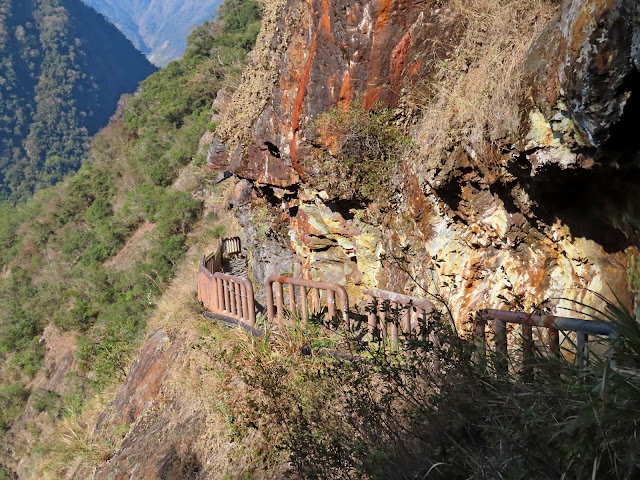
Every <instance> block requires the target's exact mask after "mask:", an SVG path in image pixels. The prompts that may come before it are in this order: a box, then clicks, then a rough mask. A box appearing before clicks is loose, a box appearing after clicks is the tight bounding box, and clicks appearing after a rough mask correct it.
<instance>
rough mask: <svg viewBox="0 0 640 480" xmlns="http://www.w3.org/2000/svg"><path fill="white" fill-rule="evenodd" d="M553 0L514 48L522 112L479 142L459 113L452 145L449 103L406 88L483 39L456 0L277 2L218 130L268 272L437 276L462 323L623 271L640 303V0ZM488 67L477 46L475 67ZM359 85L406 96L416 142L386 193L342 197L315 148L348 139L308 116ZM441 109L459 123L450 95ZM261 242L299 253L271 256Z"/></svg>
mask: <svg viewBox="0 0 640 480" xmlns="http://www.w3.org/2000/svg"><path fill="white" fill-rule="evenodd" d="M476 3H477V2H476ZM474 5H475V3H473V4H472V5H471V6H470V8H473V7H474ZM541 5H542V3H541V4H539V5H538V6H537V7H538V8H539V12H540V13H536V14H535V15H534V16H532V17H531V18H532V19H534V20H536V21H537V22H538V23H537V24H536V25H530V31H529V32H527V33H524V32H523V33H522V35H523V36H524V37H526V38H525V40H526V42H525V41H523V45H522V47H521V50H522V53H521V54H520V57H518V52H517V51H515V50H516V47H513V48H514V53H513V54H512V55H510V56H507V57H505V59H506V60H502V63H503V64H504V63H505V61H512V60H513V65H514V66H513V68H511V70H509V71H508V72H509V75H513V76H517V77H518V78H519V79H520V83H518V84H517V85H518V87H519V89H517V91H516V92H515V94H514V95H513V98H515V99H516V103H517V108H515V111H516V112H520V116H517V115H516V128H511V130H510V131H505V132H501V133H499V134H494V133H493V132H491V131H488V130H489V127H485V126H483V125H484V124H483V125H481V128H480V130H481V131H482V129H485V130H486V131H487V133H486V134H483V135H481V138H480V139H478V138H477V137H476V138H475V139H474V140H473V141H472V140H470V139H469V138H468V137H465V136H464V135H455V134H454V133H451V132H452V131H453V130H454V129H453V128H451V130H450V131H449V133H447V132H445V134H446V135H448V136H449V137H450V138H449V140H448V143H447V142H445V143H444V144H443V145H444V147H443V148H441V149H440V150H439V151H437V152H436V155H435V158H436V159H437V161H434V160H433V159H434V154H433V152H434V149H435V148H436V147H438V145H436V147H434V145H433V141H432V137H430V135H431V130H429V128H430V127H429V126H428V121H429V120H430V122H431V124H433V123H434V122H433V118H431V119H429V118H426V117H427V116H428V114H425V115H422V116H421V114H420V111H418V113H416V110H415V109H412V108H410V106H408V105H409V104H411V103H413V104H415V96H416V95H415V93H416V92H417V91H419V90H420V89H422V91H425V85H426V86H427V87H428V86H429V84H430V83H432V84H438V82H439V81H440V78H441V77H443V76H446V75H447V74H448V73H447V68H449V67H448V65H449V64H452V65H455V64H456V62H457V61H458V59H459V58H460V56H461V55H463V54H465V53H466V52H467V51H464V52H463V51H462V50H461V48H462V47H464V48H467V49H468V45H469V38H468V31H469V29H470V28H472V25H471V24H470V21H469V19H468V18H466V17H465V11H464V9H463V8H461V5H460V4H458V2H444V3H442V2H431V1H420V2H404V1H386V0H382V1H357V2H342V1H340V0H333V1H331V0H310V1H306V2H303V1H299V0H290V1H288V2H286V3H285V4H283V5H281V6H280V7H279V8H274V12H273V13H272V14H271V15H270V18H268V19H267V20H266V21H265V28H264V29H263V32H262V36H261V37H260V39H259V46H258V49H257V51H256V52H254V55H255V57H254V68H253V69H250V70H249V71H248V73H247V74H246V80H245V86H244V88H243V87H241V88H240V89H239V90H238V93H237V94H236V96H235V97H234V100H233V102H232V103H231V105H230V107H229V109H228V112H227V118H226V120H225V122H223V124H222V125H221V127H220V128H219V130H218V132H220V134H221V137H223V140H225V141H226V145H227V151H228V164H229V167H228V168H229V169H230V170H231V171H232V172H233V173H235V174H237V175H239V176H240V177H243V178H245V179H247V180H248V181H249V182H247V181H245V182H244V183H243V186H242V187H239V189H238V190H239V191H238V194H237V196H236V200H235V201H234V202H235V204H236V205H243V207H242V208H239V209H238V210H237V211H238V212H239V217H240V219H241V221H242V222H243V223H244V225H245V226H246V227H247V228H246V231H247V237H248V240H249V243H252V244H253V250H254V252H255V262H254V268H255V272H259V273H260V274H261V275H259V276H260V277H262V275H266V274H267V273H272V270H273V271H276V270H277V269H278V268H280V269H281V271H280V272H278V273H282V271H284V270H286V271H295V272H299V273H301V274H302V275H304V276H305V277H310V278H314V279H322V280H327V281H333V282H338V283H343V284H346V285H347V286H348V287H349V288H350V289H351V294H352V295H354V296H356V297H357V295H358V292H360V291H361V289H362V288H364V287H373V286H379V287H383V288H387V289H391V290H395V291H405V292H409V293H415V294H417V295H424V294H425V290H428V291H429V292H430V293H431V294H433V295H436V296H437V297H439V298H441V299H442V300H444V301H446V302H447V303H448V304H449V306H450V307H451V309H452V311H453V314H454V316H455V319H456V322H457V324H458V325H459V326H460V327H462V326H463V325H464V324H465V323H466V322H467V321H468V320H469V319H470V318H471V315H472V314H473V312H474V311H476V310H477V309H479V308H483V307H502V306H504V305H505V303H506V304H511V305H518V306H519V307H520V308H531V307H532V306H534V305H537V304H538V303H540V302H542V301H543V300H544V299H547V298H552V297H568V298H572V299H577V300H580V301H584V302H586V303H596V299H595V298H594V296H593V295H592V293H591V292H589V290H587V289H590V290H593V291H596V292H602V293H604V294H605V295H610V294H611V292H610V291H609V287H611V289H612V290H613V291H614V292H615V293H616V294H618V295H620V296H621V297H622V298H624V300H625V301H628V302H631V300H632V298H633V295H634V294H635V291H636V289H637V286H638V285H637V270H638V265H637V261H636V257H637V247H638V226H639V225H638V219H640V216H639V215H638V213H639V212H637V207H636V205H638V202H637V198H636V193H635V192H636V189H635V188H634V184H635V183H636V179H637V176H638V152H639V151H640V149H639V148H638V147H639V146H640V145H638V141H637V136H636V135H634V134H633V133H632V130H633V127H632V125H633V117H634V116H635V115H636V113H637V109H638V105H637V101H638V98H637V97H638V95H640V82H639V79H640V76H639V72H638V63H639V61H638V55H639V53H638V52H639V49H640V43H639V41H640V30H639V29H638V28H639V27H638V25H639V23H638V21H639V18H640V13H639V8H640V7H638V5H637V3H636V2H634V1H630V0H611V1H600V0H585V1H578V0H574V1H570V0H566V1H564V2H562V4H561V5H559V6H558V7H557V8H556V7H554V6H553V5H551V4H547V5H542V6H541ZM512 7H513V8H516V7H517V5H515V6H512ZM532 8H534V7H532ZM549 12H551V14H552V15H551V17H552V18H551V20H550V21H547V18H545V17H544V15H543V13H547V14H548V13H549ZM268 17H269V16H268ZM532 21H533V20H532ZM521 27H523V25H517V28H521ZM542 27H544V28H542ZM527 35H528V37H527ZM465 42H466V43H465ZM477 43H478V44H479V43H481V42H477ZM477 48H480V47H477ZM482 58H483V57H482V56H480V57H479V58H478V57H476V59H475V60H476V61H477V63H479V64H480V63H482V61H483V60H482ZM514 59H515V60H514ZM486 61H487V62H488V61H490V58H488V57H487V58H486ZM449 62H450V63H449ZM451 68H453V67H451ZM480 68H481V66H476V65H474V64H473V63H471V62H470V63H469V65H467V66H466V70H464V67H463V69H462V70H461V72H462V73H461V74H460V78H461V79H463V78H467V80H468V79H469V78H471V76H473V75H475V74H477V72H478V71H481V70H479V69H480ZM505 71H506V70H505ZM443 72H444V73H443ZM465 76H466V77H465ZM256 78H260V79H261V81H260V82H259V85H256V82H257V80H256ZM469 85H471V84H469ZM478 88H480V87H478ZM491 88H493V87H492V86H491V85H490V86H489V90H488V93H487V94H486V95H485V96H491V95H492V91H491ZM499 88H500V85H497V84H496V85H495V89H496V91H497V90H498V89H499ZM426 91H428V88H426ZM451 91H453V88H452V89H451ZM496 95H497V93H496ZM423 98H424V101H425V103H431V104H434V103H435V102H437V100H438V98H439V97H438V95H437V94H435V95H430V96H429V95H425V96H424V97H423ZM352 101H357V102H358V103H361V104H362V105H363V106H364V107H365V108H370V107H372V106H373V105H374V104H375V103H376V102H380V103H381V104H383V105H385V106H388V107H391V108H394V109H395V112H396V119H397V123H398V124H399V125H400V126H402V127H403V128H404V129H405V131H406V132H407V135H408V136H410V137H411V138H413V139H414V141H415V144H416V149H414V150H413V152H414V154H413V155H411V156H407V158H404V160H403V161H402V162H401V163H400V164H399V165H398V166H397V167H396V168H395V169H394V171H393V172H392V174H391V175H390V182H389V189H390V191H391V192H392V196H393V200H392V201H391V202H390V203H388V204H387V205H380V204H377V203H375V202H363V201H361V200H358V198H357V196H356V195H353V196H352V198H351V199H348V198H347V199H345V198H344V195H342V194H341V195H342V196H341V197H340V199H337V194H336V192H333V191H331V190H330V189H329V190H322V189H321V185H320V182H319V178H318V169H317V168H316V167H315V165H314V163H313V162H312V161H309V159H310V158H313V155H314V152H315V151H316V150H317V148H318V147H319V146H320V147H321V148H324V149H325V150H329V151H330V150H331V145H332V142H333V143H335V141H336V139H332V138H326V137H325V138H323V136H322V134H321V133H320V134H318V133H317V132H314V130H313V129H312V128H310V127H309V125H310V122H312V121H313V119H317V118H318V117H319V115H321V114H322V113H323V112H327V111H328V110H329V109H331V108H332V107H334V106H338V107H342V108H343V109H344V108H349V105H350V103H351V102H352ZM447 105H449V106H448V107H447V108H451V107H450V106H451V104H450V103H449V104H447ZM461 108H462V107H461ZM506 108H508V105H505V109H506ZM418 110H419V109H418ZM478 113H482V114H483V115H485V116H489V117H490V116H492V115H493V116H495V117H498V116H499V115H500V113H501V112H500V111H498V110H496V111H490V112H486V111H484V112H478ZM441 114H442V119H443V122H444V118H445V117H446V116H447V115H448V112H447V111H444V110H443V111H442V112H441ZM435 118H436V122H435V123H437V118H438V117H435ZM490 124H491V119H489V120H488V121H487V125H490ZM494 130H495V129H494ZM498 130H500V129H499V128H498ZM446 135H445V136H446ZM265 142H266V143H265ZM440 146H441V147H442V145H440ZM416 151H417V153H416ZM250 182H252V183H250ZM263 245H271V246H270V247H269V251H273V252H272V253H271V254H270V255H269V256H270V257H272V254H274V253H276V252H279V253H277V254H278V255H279V256H280V257H282V258H285V259H287V260H286V262H284V265H271V266H269V267H268V268H265V266H264V262H265V260H263V259H264V257H265V255H263V253H264V250H262V246H263ZM290 258H293V260H292V261H291V260H289V259H290ZM385 258H386V260H385ZM256 279H257V280H258V281H259V282H261V281H262V278H256ZM557 303H558V302H557V301H555V304H557Z"/></svg>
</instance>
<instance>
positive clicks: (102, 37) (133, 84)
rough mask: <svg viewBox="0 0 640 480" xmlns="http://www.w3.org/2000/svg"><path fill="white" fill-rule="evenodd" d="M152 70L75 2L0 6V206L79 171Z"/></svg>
mask: <svg viewBox="0 0 640 480" xmlns="http://www.w3.org/2000/svg"><path fill="white" fill-rule="evenodd" d="M154 71H155V68H154V67H153V65H151V64H150V63H149V62H148V61H147V59H146V58H145V57H144V56H143V55H142V54H141V53H140V52H138V51H137V50H136V49H135V48H134V46H133V45H132V44H131V42H129V40H127V39H126V38H125V37H124V35H123V34H122V33H121V32H120V31H119V30H118V29H117V28H115V27H114V26H113V25H112V24H111V23H109V22H108V21H107V20H106V19H105V18H104V17H103V16H102V15H100V14H98V13H96V12H95V11H94V10H93V9H91V8H89V7H87V6H86V5H84V4H83V3H82V2H81V1H80V0H28V1H25V0H0V199H1V198H8V197H11V198H14V199H17V198H20V197H24V196H25V195H29V194H30V193H31V192H33V191H35V190H38V189H40V188H42V187H46V186H49V185H52V184H54V183H56V182H58V181H60V180H61V179H62V178H63V177H64V176H65V175H66V174H67V173H68V172H71V171H75V170H77V169H78V168H79V167H80V165H81V163H82V160H83V158H84V157H85V155H86V153H87V147H88V143H89V139H90V137H91V136H92V135H93V134H95V133H96V132H97V131H98V130H99V129H100V128H102V127H103V126H105V125H106V124H107V122H108V120H109V118H110V117H111V116H112V115H113V113H114V112H115V110H116V106H117V104H118V100H119V98H120V96H121V95H122V94H123V93H127V92H128V93H133V92H134V91H135V90H136V89H137V87H138V84H139V82H140V81H141V80H143V79H144V78H146V77H147V76H149V75H150V74H151V73H153V72H154Z"/></svg>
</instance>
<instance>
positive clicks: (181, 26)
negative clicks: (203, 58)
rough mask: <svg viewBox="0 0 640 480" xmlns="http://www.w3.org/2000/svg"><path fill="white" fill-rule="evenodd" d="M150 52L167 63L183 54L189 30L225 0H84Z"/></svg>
mask: <svg viewBox="0 0 640 480" xmlns="http://www.w3.org/2000/svg"><path fill="white" fill-rule="evenodd" d="M83 1H84V3H86V4H87V5H89V6H90V7H92V8H94V9H95V10H96V11H98V12H100V13H101V14H103V15H104V16H105V17H106V18H108V19H109V20H110V21H111V22H113V24H114V25H116V27H118V28H119V29H120V31H122V33H124V34H125V36H126V37H127V38H128V39H129V40H131V42H132V43H133V44H134V45H135V47H136V48H137V49H138V50H140V51H141V52H142V53H144V54H145V55H147V58H149V60H150V61H151V63H153V64H155V65H157V66H164V65H166V64H167V63H169V62H170V61H171V60H174V59H176V58H178V57H180V56H181V55H182V53H183V52H184V49H185V47H186V45H187V36H188V35H189V33H190V31H191V30H192V29H193V28H194V27H195V26H197V25H200V24H201V23H202V22H204V21H205V20H210V19H211V18H212V17H213V14H214V12H215V10H216V9H217V8H218V6H219V5H220V4H221V3H222V0H184V1H180V0H132V1H130V2H122V1H121V0H83Z"/></svg>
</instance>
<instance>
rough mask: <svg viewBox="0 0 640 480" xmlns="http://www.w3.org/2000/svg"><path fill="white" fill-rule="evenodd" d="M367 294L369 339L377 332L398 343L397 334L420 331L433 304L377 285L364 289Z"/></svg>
mask: <svg viewBox="0 0 640 480" xmlns="http://www.w3.org/2000/svg"><path fill="white" fill-rule="evenodd" d="M364 293H365V295H366V296H367V303H368V305H367V310H368V312H367V313H368V315H367V317H368V328H369V335H370V336H371V338H374V337H375V333H376V331H378V332H380V334H381V336H382V337H383V338H387V337H388V338H390V340H391V341H392V343H393V344H394V345H397V344H398V340H399V337H400V335H403V336H405V337H409V336H411V334H415V333H419V332H420V330H421V329H422V328H424V326H425V325H426V321H427V319H426V316H427V315H428V314H429V313H431V311H432V310H433V308H434V307H433V303H431V302H430V301H429V300H426V299H424V298H416V297H410V296H408V295H402V294H400V293H395V292H389V291H387V290H380V289H377V288H374V289H370V290H365V291H364Z"/></svg>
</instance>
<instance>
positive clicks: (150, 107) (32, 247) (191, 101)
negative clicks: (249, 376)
mask: <svg viewBox="0 0 640 480" xmlns="http://www.w3.org/2000/svg"><path fill="white" fill-rule="evenodd" d="M83 8H84V7H83ZM57 11H58V13H59V14H60V15H61V13H60V12H61V10H57ZM47 21H50V22H55V20H54V19H49V20H47ZM259 24H260V10H259V9H258V8H257V4H256V3H254V2H251V1H246V0H238V1H234V2H230V3H229V4H228V5H227V6H226V8H224V9H223V10H222V11H221V13H220V18H219V20H216V21H215V22H213V23H209V24H207V25H205V26H203V27H199V28H197V29H195V30H194V32H193V33H192V34H191V36H190V37H189V42H188V47H187V51H186V53H185V55H184V56H183V57H182V58H181V59H180V60H178V61H175V62H172V63H171V64H170V65H169V66H168V67H167V68H165V69H163V70H161V71H159V72H157V73H154V74H153V75H151V76H150V77H149V78H147V79H146V80H145V81H144V82H142V85H141V87H140V90H139V92H138V93H137V94H136V95H135V96H133V97H131V98H129V99H127V100H126V101H124V102H123V104H122V105H121V108H120V110H119V112H118V113H117V114H116V115H115V116H114V118H113V119H112V121H111V122H110V123H109V125H108V126H107V127H106V128H104V129H103V130H102V131H101V132H100V133H99V134H98V135H97V136H96V137H95V138H94V139H93V140H92V144H91V156H92V160H91V161H90V162H87V163H85V164H84V165H83V166H82V167H81V168H80V170H79V171H78V172H77V173H76V174H75V175H73V176H71V177H70V178H68V179H66V180H65V181H64V182H61V183H59V184H58V185H56V186H54V187H51V188H45V189H43V190H40V191H39V192H37V193H36V194H35V195H34V196H32V197H31V198H30V199H29V200H28V201H26V202H21V203H18V205H17V206H14V205H12V204H8V203H5V204H2V207H1V208H2V210H1V214H0V244H1V248H0V265H1V266H0V271H1V272H2V274H1V275H0V311H1V312H2V313H1V314H0V357H1V360H0V364H1V366H0V435H1V437H2V440H1V442H2V448H1V455H0V457H1V460H0V463H1V464H2V465H3V466H4V470H0V478H7V476H8V478H13V477H12V475H13V474H14V473H15V474H16V475H18V477H19V478H37V479H42V478H62V477H63V476H64V474H65V472H67V471H69V470H71V469H73V468H75V467H77V464H75V463H74V462H75V460H76V459H77V458H76V457H75V456H77V455H80V456H81V455H83V454H82V450H81V449H75V447H72V448H71V449H68V448H66V447H65V444H64V441H61V438H60V436H59V434H60V433H61V432H62V431H63V430H65V429H66V428H67V426H65V425H68V422H69V421H72V419H75V420H73V421H77V418H78V415H80V414H81V412H82V411H84V410H86V409H88V408H89V407H88V406H87V405H90V404H91V402H93V401H94V400H95V398H99V396H100V395H101V392H104V391H105V389H107V390H108V389H109V388H112V386H113V384H114V382H117V381H119V380H122V379H123V378H124V377H123V375H124V374H125V373H126V370H127V369H128V364H129V361H130V358H131V355H132V354H133V353H135V352H136V351H137V347H138V345H139V341H140V339H141V335H142V334H143V333H144V332H145V324H146V320H147V317H148V315H149V313H150V312H151V311H152V310H153V309H154V307H155V305H156V302H157V300H158V298H159V296H161V294H162V292H163V291H164V290H165V288H166V284H167V282H168V281H169V279H170V278H171V277H172V275H173V273H174V271H175V269H176V267H177V265H178V264H179V262H180V260H181V258H182V257H183V255H184V253H185V251H186V250H187V248H188V247H189V243H188V242H187V235H188V234H190V232H191V231H192V228H193V225H194V224H195V223H196V222H197V221H198V219H199V218H200V214H201V212H202V209H203V206H202V193H201V194H200V196H198V194H197V192H198V191H202V190H203V189H204V190H205V191H206V189H207V188H208V187H207V185H209V180H208V173H209V172H210V169H209V168H202V169H201V168H200V167H196V166H192V167H191V169H190V170H188V171H186V172H185V173H184V174H183V175H182V176H180V178H178V177H179V175H180V173H181V171H182V170H183V169H184V168H185V165H187V164H189V163H190V162H192V160H193V159H194V158H196V153H197V151H198V145H199V142H200V138H201V137H202V135H203V133H204V132H205V131H206V129H207V128H213V127H214V124H211V123H210V122H211V106H212V103H213V100H214V99H215V98H216V94H217V92H218V90H219V89H222V88H223V87H226V88H230V87H232V86H234V85H237V84H238V83H239V81H238V77H239V75H240V73H241V69H242V65H243V60H244V57H245V55H246V54H247V49H244V48H242V47H241V45H243V44H245V43H246V42H247V37H246V35H247V32H254V33H253V35H254V36H253V38H251V39H249V40H248V42H249V44H251V45H252V44H253V43H254V42H255V34H256V33H257V31H258V28H256V27H257V26H258V27H259ZM83 28H90V25H87V26H85V27H83ZM97 39H98V40H99V38H97ZM59 40H60V41H61V42H62V41H64V43H65V45H66V44H68V41H67V40H65V39H64V37H61V38H60V39H59ZM102 40H103V41H105V42H106V41H107V39H104V38H103V39H102ZM70 56H71V54H70ZM76 57H77V55H76ZM107 67H108V65H105V67H104V68H107ZM227 95H228V94H227ZM222 96H224V95H222ZM81 138H83V139H84V140H83V141H87V140H88V132H85V134H84V135H83V137H81ZM204 156H205V153H204V152H203V153H202V154H201V155H200V157H198V158H199V162H200V165H202V163H203V161H204ZM192 191H194V192H196V193H195V194H194V195H192V194H191V192H192ZM206 221H207V222H208V224H209V225H210V226H211V227H214V226H215V225H216V219H215V217H214V216H208V217H207V219H206ZM214 230H215V229H214ZM223 230H224V227H223V226H217V230H215V231H214V233H215V232H216V231H217V235H218V236H219V235H220V234H221V231H223ZM193 241H195V239H193V238H192V239H191V242H193ZM44 338H47V339H48V340H43V339H44ZM25 407H26V408H25ZM46 412H48V413H46ZM56 428H59V429H61V430H55V429H56ZM52 429H54V431H55V432H56V433H55V434H52V433H53V431H52ZM49 434H51V435H49ZM76 446H78V447H79V445H76ZM100 448H101V447H99V446H98V447H96V449H95V451H94V452H92V453H91V454H92V455H93V454H94V453H95V454H97V455H98V456H99V455H100ZM85 475H88V474H87V473H86V472H84V473H79V474H78V477H76V478H82V479H86V478H89V477H88V476H85Z"/></svg>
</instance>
